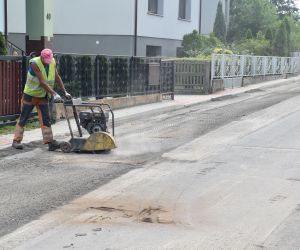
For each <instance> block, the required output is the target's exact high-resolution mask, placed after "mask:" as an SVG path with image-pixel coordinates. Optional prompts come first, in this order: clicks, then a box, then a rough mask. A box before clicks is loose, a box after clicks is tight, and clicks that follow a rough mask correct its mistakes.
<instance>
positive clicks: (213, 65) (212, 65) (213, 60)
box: [211, 54, 215, 78]
mask: <svg viewBox="0 0 300 250" xmlns="http://www.w3.org/2000/svg"><path fill="white" fill-rule="evenodd" d="M211 76H212V78H213V77H215V54H212V57H211Z"/></svg>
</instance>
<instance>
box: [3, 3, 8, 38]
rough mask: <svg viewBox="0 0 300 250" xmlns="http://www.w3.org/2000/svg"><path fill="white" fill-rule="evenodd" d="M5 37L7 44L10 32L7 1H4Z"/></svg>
mask: <svg viewBox="0 0 300 250" xmlns="http://www.w3.org/2000/svg"><path fill="white" fill-rule="evenodd" d="M4 37H5V41H6V42H7V38H8V30H7V0H4Z"/></svg>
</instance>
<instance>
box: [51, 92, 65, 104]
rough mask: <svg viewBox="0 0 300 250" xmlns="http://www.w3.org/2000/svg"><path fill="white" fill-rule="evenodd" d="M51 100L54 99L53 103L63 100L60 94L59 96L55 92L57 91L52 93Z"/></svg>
mask: <svg viewBox="0 0 300 250" xmlns="http://www.w3.org/2000/svg"><path fill="white" fill-rule="evenodd" d="M53 101H54V102H55V103H60V102H64V101H63V99H62V98H61V96H60V95H59V94H57V93H55V94H54V95H53Z"/></svg>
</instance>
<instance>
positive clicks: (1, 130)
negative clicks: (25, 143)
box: [0, 120, 40, 135]
mask: <svg viewBox="0 0 300 250" xmlns="http://www.w3.org/2000/svg"><path fill="white" fill-rule="evenodd" d="M15 128H16V126H15V125H6V126H1V127H0V135H7V134H12V133H14V132H15ZM36 128H40V123H39V121H38V120H32V121H30V122H28V123H27V124H26V126H25V130H32V129H36Z"/></svg>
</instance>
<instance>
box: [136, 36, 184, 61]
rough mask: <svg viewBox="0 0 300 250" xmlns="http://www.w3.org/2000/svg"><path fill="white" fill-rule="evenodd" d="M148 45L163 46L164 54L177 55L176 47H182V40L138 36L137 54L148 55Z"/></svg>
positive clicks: (167, 55) (168, 55)
mask: <svg viewBox="0 0 300 250" xmlns="http://www.w3.org/2000/svg"><path fill="white" fill-rule="evenodd" d="M147 45H151V46H161V49H162V56H166V57H175V56H176V49H177V48H178V47H181V40H173V39H166V38H151V37H138V46H137V55H138V56H146V48H147Z"/></svg>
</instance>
